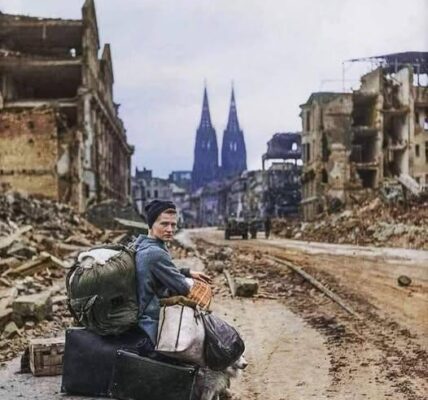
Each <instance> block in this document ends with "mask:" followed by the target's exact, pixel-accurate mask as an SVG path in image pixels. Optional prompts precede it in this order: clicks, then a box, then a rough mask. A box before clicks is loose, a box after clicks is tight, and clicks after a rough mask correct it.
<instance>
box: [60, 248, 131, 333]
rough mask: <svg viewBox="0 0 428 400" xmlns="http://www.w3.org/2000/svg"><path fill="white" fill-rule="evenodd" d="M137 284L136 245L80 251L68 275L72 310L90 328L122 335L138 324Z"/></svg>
mask: <svg viewBox="0 0 428 400" xmlns="http://www.w3.org/2000/svg"><path fill="white" fill-rule="evenodd" d="M103 250H104V251H103ZM100 254H101V257H100V256H99V255H100ZM82 255H83V256H85V257H82ZM105 255H107V256H106V257H104V256H105ZM103 257H104V258H103ZM136 285H137V284H136V277H135V249H134V247H133V246H132V245H131V246H124V245H102V246H98V247H93V248H91V249H90V250H89V251H88V252H85V253H84V254H83V253H80V254H79V256H78V258H77V259H76V261H75V263H74V264H73V266H72V267H71V269H70V271H69V273H68V274H67V277H66V288H67V295H68V306H69V310H70V312H71V314H72V315H73V316H74V318H75V319H76V321H77V322H78V323H79V324H80V325H82V326H84V327H86V328H87V329H88V330H90V331H92V332H94V333H96V334H98V335H118V334H120V333H122V332H125V331H127V330H128V329H130V328H131V327H133V326H135V325H136V324H137V321H138V300H137V286H136Z"/></svg>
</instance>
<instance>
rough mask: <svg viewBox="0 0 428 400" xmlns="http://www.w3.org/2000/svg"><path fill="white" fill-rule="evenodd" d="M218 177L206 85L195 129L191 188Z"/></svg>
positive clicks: (214, 133)
mask: <svg viewBox="0 0 428 400" xmlns="http://www.w3.org/2000/svg"><path fill="white" fill-rule="evenodd" d="M217 177H218V146H217V135H216V132H215V129H214V127H213V126H212V124H211V115H210V108H209V104H208V93H207V86H206V84H205V87H204V98H203V101H202V114H201V122H200V123H199V127H198V129H197V131H196V141H195V151H194V162H193V171H192V188H193V189H194V190H196V189H198V188H200V187H201V186H204V185H206V184H207V183H209V182H211V181H213V180H215V179H217Z"/></svg>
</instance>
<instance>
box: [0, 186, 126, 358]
mask: <svg viewBox="0 0 428 400" xmlns="http://www.w3.org/2000/svg"><path fill="white" fill-rule="evenodd" d="M126 236H127V232H126V231H125V230H122V231H120V230H115V231H113V230H101V229H98V228H96V227H95V226H93V225H92V224H90V223H89V222H88V221H87V220H85V219H84V218H83V217H81V216H80V215H79V214H77V213H76V212H74V211H73V209H72V208H71V207H69V206H68V205H64V204H60V203H56V202H54V201H50V200H40V199H36V198H32V197H28V196H26V195H24V194H20V193H12V192H11V193H6V194H1V195H0V362H4V361H6V360H9V359H11V358H12V357H14V356H15V355H16V354H17V353H18V352H20V351H22V350H23V349H24V347H25V346H26V345H27V342H28V339H30V338H34V337H40V336H44V337H46V336H57V335H63V333H64V329H65V327H67V326H70V325H71V324H72V318H71V316H70V314H69V312H68V310H67V306H66V298H67V297H66V290H65V279H64V278H65V275H66V274H67V271H68V268H69V267H70V266H71V264H72V263H73V261H74V259H75V257H76V255H77V254H78V253H79V252H80V251H82V250H85V249H88V248H89V247H91V246H93V245H95V244H101V243H112V242H113V243H118V242H120V241H121V240H123V239H125V238H126Z"/></svg>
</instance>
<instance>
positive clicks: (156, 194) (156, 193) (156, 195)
mask: <svg viewBox="0 0 428 400" xmlns="http://www.w3.org/2000/svg"><path fill="white" fill-rule="evenodd" d="M154 196H155V199H157V197H158V191H157V190H155V194H154Z"/></svg>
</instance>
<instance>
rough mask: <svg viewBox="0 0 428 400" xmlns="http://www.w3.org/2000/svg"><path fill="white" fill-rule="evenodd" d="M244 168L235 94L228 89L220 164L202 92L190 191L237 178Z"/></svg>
mask: <svg viewBox="0 0 428 400" xmlns="http://www.w3.org/2000/svg"><path fill="white" fill-rule="evenodd" d="M246 169H247V151H246V148H245V140H244V133H243V131H242V130H241V129H240V127H239V121H238V113H237V111H236V101H235V92H234V89H233V88H232V94H231V98H230V107H229V117H228V121H227V126H226V129H225V130H224V133H223V142H222V146H221V165H219V162H218V146H217V135H216V131H215V129H214V127H213V125H212V123H211V115H210V109H209V104H208V94H207V88H206V87H205V89H204V97H203V103H202V115H201V121H200V123H199V127H198V129H197V131H196V141H195V151H194V162H193V171H192V189H193V190H196V189H198V188H200V187H202V186H204V185H206V184H207V183H209V182H212V181H214V180H221V179H224V178H228V177H233V176H236V175H239V174H240V173H241V172H243V171H245V170H246Z"/></svg>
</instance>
